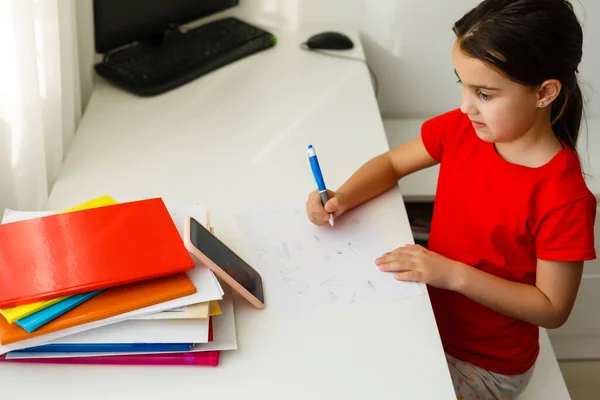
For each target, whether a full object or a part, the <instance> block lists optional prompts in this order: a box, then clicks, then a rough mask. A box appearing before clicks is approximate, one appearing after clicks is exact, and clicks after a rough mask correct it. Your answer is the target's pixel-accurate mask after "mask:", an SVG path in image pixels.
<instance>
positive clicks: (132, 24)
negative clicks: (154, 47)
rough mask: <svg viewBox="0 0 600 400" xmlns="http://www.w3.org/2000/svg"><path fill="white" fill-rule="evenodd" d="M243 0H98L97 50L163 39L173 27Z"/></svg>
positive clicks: (95, 1) (95, 31)
mask: <svg viewBox="0 0 600 400" xmlns="http://www.w3.org/2000/svg"><path fill="white" fill-rule="evenodd" d="M238 3H239V0H94V35H95V41H96V46H95V47H96V52H98V53H106V52H108V51H110V50H112V49H114V48H117V47H121V46H123V45H126V44H128V43H131V42H133V41H138V40H148V39H151V38H153V37H154V38H157V37H158V38H160V37H161V36H162V35H163V33H164V32H165V30H167V29H169V28H170V27H173V26H178V25H181V24H185V23H188V22H190V21H194V20H196V19H198V18H202V17H204V16H207V15H210V14H214V13H216V12H219V11H222V10H224V9H227V8H230V7H233V6H236V5H237V4H238Z"/></svg>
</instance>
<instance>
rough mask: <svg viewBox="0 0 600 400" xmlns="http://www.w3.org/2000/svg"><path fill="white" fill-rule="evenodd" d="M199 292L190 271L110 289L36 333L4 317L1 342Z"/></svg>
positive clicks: (27, 337)
mask: <svg viewBox="0 0 600 400" xmlns="http://www.w3.org/2000/svg"><path fill="white" fill-rule="evenodd" d="M194 293H196V287H195V286H194V283H193V282H192V281H191V279H190V278H189V277H188V275H187V274H186V273H179V274H175V275H169V276H165V277H161V278H155V279H150V280H147V281H142V282H135V283H130V284H127V285H123V286H117V287H113V288H110V289H107V290H105V291H103V292H101V293H100V294H98V295H96V296H95V297H92V298H91V299H90V300H88V301H86V302H85V303H83V304H81V305H80V306H78V307H76V308H74V309H73V310H71V311H69V312H67V313H66V314H63V315H61V316H60V317H58V318H57V319H55V320H54V321H51V322H49V323H48V324H46V325H44V326H42V327H41V328H40V329H38V330H36V331H35V332H32V333H27V332H26V331H25V330H24V329H22V328H21V327H19V326H18V325H16V324H9V323H8V322H7V321H6V320H5V319H4V318H0V344H3V345H6V344H10V343H15V342H20V341H23V340H26V339H31V338H32V337H36V336H40V335H45V334H47V333H51V332H56V331H60V330H64V329H67V328H71V327H73V326H78V325H83V324H87V323H90V322H94V321H99V320H102V319H106V318H110V317H114V316H115V315H120V314H123V313H126V312H130V311H134V310H138V309H140V308H144V307H149V306H152V305H155V304H159V303H163V302H165V301H169V300H173V299H177V298H180V297H183V296H188V295H190V294H194Z"/></svg>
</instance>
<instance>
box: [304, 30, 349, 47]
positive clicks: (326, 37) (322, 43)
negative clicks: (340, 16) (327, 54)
mask: <svg viewBox="0 0 600 400" xmlns="http://www.w3.org/2000/svg"><path fill="white" fill-rule="evenodd" d="M306 46H307V47H308V48H309V49H320V50H349V49H351V48H353V47H354V43H352V40H350V38H349V37H348V36H346V35H344V34H343V33H339V32H322V33H317V34H316V35H313V36H311V37H310V38H308V40H307V41H306Z"/></svg>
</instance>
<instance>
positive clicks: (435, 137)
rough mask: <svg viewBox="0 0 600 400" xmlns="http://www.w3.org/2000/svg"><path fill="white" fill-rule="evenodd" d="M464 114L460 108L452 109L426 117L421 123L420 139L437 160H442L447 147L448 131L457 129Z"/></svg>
mask: <svg viewBox="0 0 600 400" xmlns="http://www.w3.org/2000/svg"><path fill="white" fill-rule="evenodd" d="M461 117H464V114H463V113H462V112H461V111H460V109H456V110H452V111H449V112H446V113H444V114H440V115H438V116H436V117H433V118H431V119H428V120H427V121H425V122H424V123H423V125H421V140H422V141H423V145H424V146H425V149H426V150H427V152H428V153H429V155H430V156H431V157H433V158H434V159H435V160H436V161H437V162H441V161H442V156H443V154H444V150H445V149H446V148H447V147H448V143H447V142H448V133H449V132H451V131H452V130H455V129H457V127H458V123H459V122H460V119H461Z"/></svg>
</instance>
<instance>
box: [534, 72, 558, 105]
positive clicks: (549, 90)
mask: <svg viewBox="0 0 600 400" xmlns="http://www.w3.org/2000/svg"><path fill="white" fill-rule="evenodd" d="M561 88H562V84H561V83H560V81H559V80H557V79H548V80H547V81H544V82H542V84H541V85H540V86H539V88H538V90H537V92H538V93H537V102H538V106H539V107H546V106H548V105H550V104H552V102H553V101H554V100H556V98H557V97H558V95H559V94H560V90H561Z"/></svg>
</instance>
